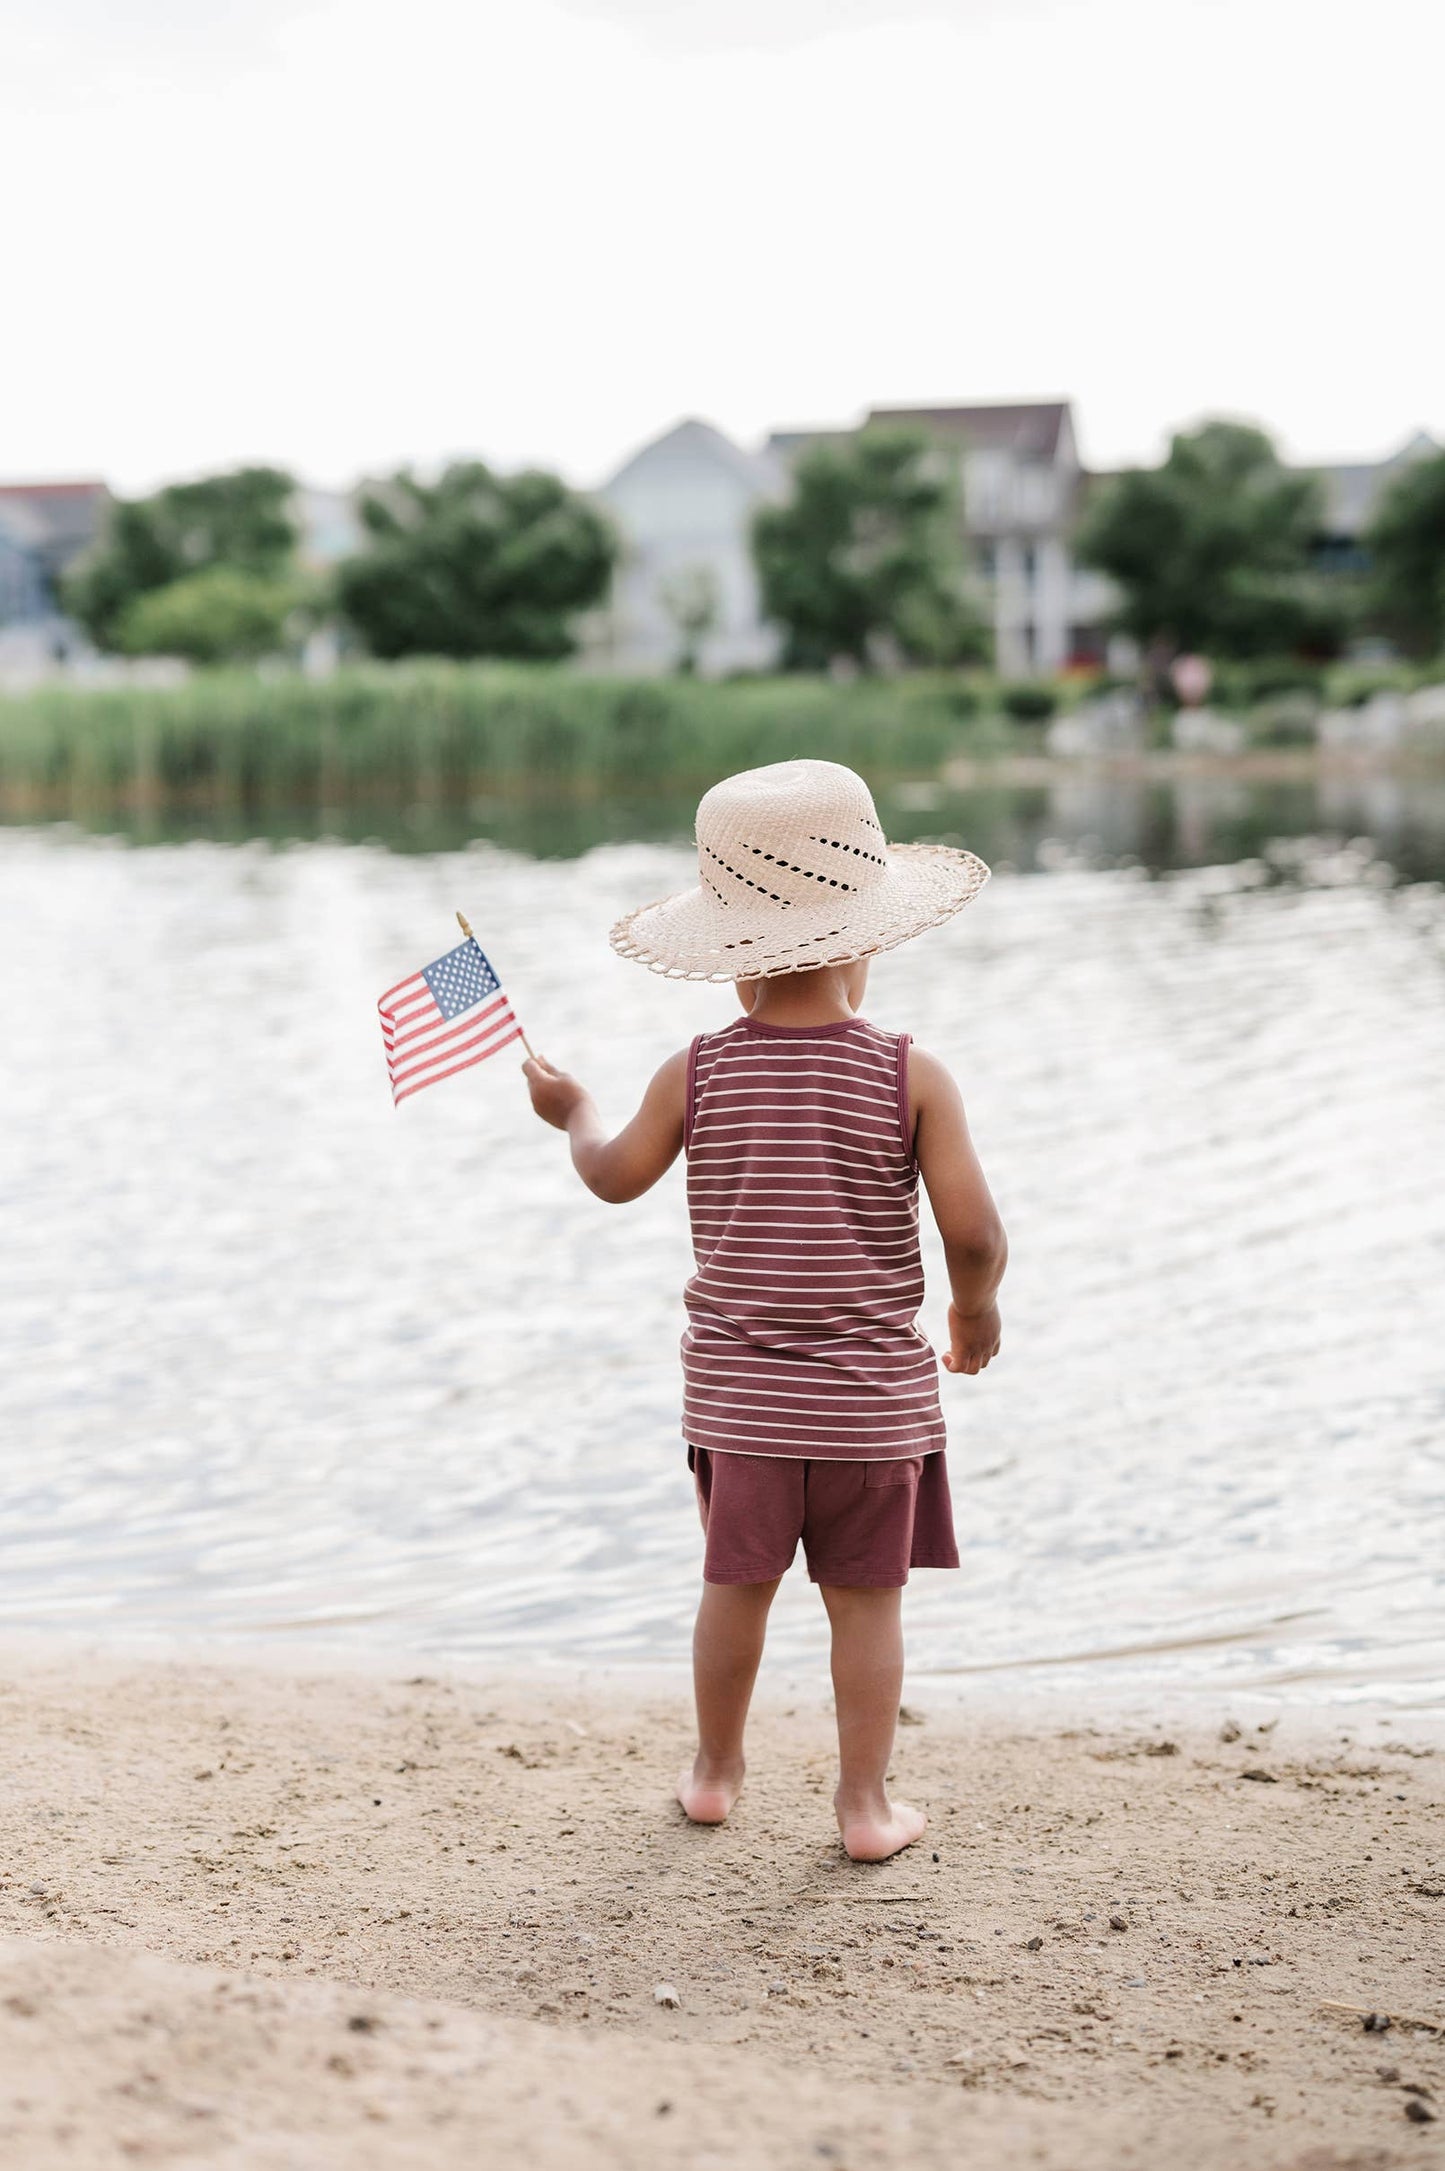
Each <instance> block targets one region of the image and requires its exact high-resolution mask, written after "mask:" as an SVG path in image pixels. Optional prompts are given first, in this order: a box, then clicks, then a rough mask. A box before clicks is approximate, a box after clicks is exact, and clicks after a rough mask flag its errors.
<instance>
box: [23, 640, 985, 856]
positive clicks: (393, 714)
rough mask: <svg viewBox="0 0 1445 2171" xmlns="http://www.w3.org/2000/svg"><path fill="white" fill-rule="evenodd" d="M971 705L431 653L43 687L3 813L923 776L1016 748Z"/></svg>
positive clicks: (933, 693) (296, 806)
mask: <svg viewBox="0 0 1445 2171" xmlns="http://www.w3.org/2000/svg"><path fill="white" fill-rule="evenodd" d="M976 706H977V697H976V695H975V694H973V693H972V691H971V689H969V688H968V687H966V686H965V685H964V684H963V683H962V682H961V681H960V680H958V679H957V678H945V677H941V676H940V677H913V678H907V679H899V680H886V681H884V680H866V681H858V682H855V683H854V684H852V685H846V686H839V685H834V684H832V683H831V682H829V681H826V680H821V679H772V680H738V681H734V682H731V683H724V684H717V683H711V682H706V681H700V680H694V679H666V680H647V681H638V680H623V679H603V678H585V677H581V676H579V675H577V674H576V673H573V672H570V671H562V670H551V669H530V668H522V667H516V666H501V665H464V664H455V665H453V664H441V663H430V664H424V665H421V664H419V665H405V666H403V665H394V666H382V665H362V666H358V667H355V668H353V669H348V670H346V671H343V672H339V673H338V674H337V675H336V676H335V677H334V678H331V679H328V680H323V681H310V680H307V679H303V678H300V677H292V676H286V677H274V678H267V677H263V676H260V675H257V674H254V673H245V674H242V673H214V674H210V673H208V674H202V675H198V676H196V677H195V678H193V679H191V680H190V681H189V682H188V683H187V684H185V685H183V686H178V687H173V688H166V689H147V688H139V687H124V688H97V689H94V690H90V691H85V690H81V689H77V688H65V689H56V690H46V691H43V692H38V693H35V694H33V695H27V696H24V697H22V698H19V699H14V700H9V701H3V702H0V811H3V812H5V813H7V814H9V815H10V816H12V817H14V816H15V815H17V814H18V815H22V816H24V815H56V814H75V815H78V816H80V817H81V818H84V817H85V816H86V815H88V814H92V813H94V812H95V811H98V810H102V809H105V808H114V809H115V810H116V811H117V812H126V811H130V812H135V811H142V812H144V811H146V810H159V809H166V808H171V809H178V810H188V811H192V812H214V813H216V814H220V815H226V816H229V817H232V818H235V817H242V818H245V817H252V816H254V817H257V818H259V817H262V816H264V815H267V814H275V813H277V812H279V811H282V810H297V811H299V810H305V809H312V808H332V807H334V808H343V807H348V806H357V807H364V806H368V805H393V806H395V805H421V806H439V805H445V804H448V803H451V802H455V803H457V804H465V802H466V801H467V799H468V798H469V797H472V796H475V795H476V794H477V793H479V792H480V793H491V794H495V793H503V794H512V793H515V794H518V795H526V794H537V793H553V794H556V793H561V794H578V795H586V794H589V793H597V792H617V791H619V790H626V791H629V792H631V793H634V794H639V795H645V794H646V793H648V792H650V791H652V790H654V789H655V790H658V791H666V790H671V789H677V788H681V787H686V788H688V789H689V790H691V789H694V788H698V789H700V788H702V787H703V786H705V785H707V784H709V783H711V782H713V781H714V780H715V779H716V778H717V777H719V776H723V775H726V774H727V773H728V772H729V771H731V770H736V769H743V768H750V767H753V766H755V765H757V764H759V763H762V762H768V761H781V760H785V759H787V758H789V757H791V756H795V755H804V754H806V755H815V756H824V757H827V758H830V759H833V760H837V761H844V762H847V763H849V764H850V765H851V766H853V767H855V768H859V769H862V770H864V771H865V772H868V771H878V772H886V773H891V774H908V773H910V772H914V773H927V772H930V771H932V770H934V769H936V768H937V766H938V764H939V762H941V761H942V760H944V759H945V758H946V757H947V756H948V755H949V754H951V753H955V752H960V751H969V752H987V751H1003V750H1004V749H1005V748H1006V747H1007V746H1008V745H1010V744H1016V743H1017V740H1018V734H1017V731H1016V730H1014V729H1012V728H1011V727H1010V726H1009V725H1007V724H1006V723H1004V722H1003V721H1001V720H1000V719H999V718H997V717H996V716H993V715H988V714H984V715H978V714H976V713H974V712H973V711H974V710H975V709H976Z"/></svg>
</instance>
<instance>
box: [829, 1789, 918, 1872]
mask: <svg viewBox="0 0 1445 2171" xmlns="http://www.w3.org/2000/svg"><path fill="white" fill-rule="evenodd" d="M834 1807H835V1808H836V1810H837V1812H838V1829H839V1831H840V1832H841V1833H842V1835H843V1852H844V1853H845V1854H846V1855H847V1856H849V1858H850V1859H851V1860H852V1861H854V1862H886V1861H887V1859H888V1857H889V1855H890V1854H901V1853H902V1852H903V1849H904V1848H905V1847H911V1846H912V1845H913V1842H914V1840H915V1839H921V1838H922V1837H923V1835H924V1833H925V1832H926V1831H927V1829H928V1819H927V1817H926V1816H925V1815H924V1814H923V1811H922V1810H921V1809H915V1808H914V1807H913V1805H912V1803H911V1802H890V1801H889V1800H888V1799H887V1797H886V1796H885V1797H884V1798H883V1800H882V1801H878V1802H867V1803H858V1804H852V1803H850V1804H848V1805H847V1806H845V1805H844V1804H843V1803H842V1802H841V1801H838V1800H835V1802H834Z"/></svg>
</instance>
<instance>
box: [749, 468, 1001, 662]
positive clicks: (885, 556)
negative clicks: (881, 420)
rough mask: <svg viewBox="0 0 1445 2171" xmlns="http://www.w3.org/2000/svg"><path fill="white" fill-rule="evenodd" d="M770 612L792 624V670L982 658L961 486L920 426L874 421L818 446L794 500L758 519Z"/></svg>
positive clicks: (787, 657) (788, 656) (799, 475)
mask: <svg viewBox="0 0 1445 2171" xmlns="http://www.w3.org/2000/svg"><path fill="white" fill-rule="evenodd" d="M752 545H753V560H754V563H755V564H756V566H757V570H758V579H759V582H760V584H761V588H762V601H763V609H764V611H765V613H766V615H767V616H768V617H769V618H771V619H773V620H774V621H775V622H776V623H777V624H778V625H780V626H781V627H782V628H783V632H784V635H785V638H786V647H785V652H784V658H783V660H784V664H785V666H786V668H788V669H789V670H820V669H826V668H827V666H828V665H829V664H831V663H833V662H835V661H837V660H838V659H839V658H846V659H848V660H850V661H852V662H854V663H856V664H858V665H859V666H860V667H861V668H863V669H868V668H870V667H873V666H875V665H877V664H878V663H879V662H881V661H883V660H884V659H885V658H886V657H887V656H888V655H889V653H890V652H891V653H892V654H894V655H896V656H898V657H899V658H901V659H902V660H903V661H905V662H911V663H952V662H958V661H962V660H963V659H965V658H972V657H976V656H978V655H979V653H980V652H981V648H982V646H983V635H982V632H981V629H980V627H979V624H978V621H977V619H976V617H975V616H974V613H973V612H972V611H971V610H970V608H969V606H968V603H967V600H966V598H965V595H964V589H963V575H962V564H961V557H960V551H959V514H958V498H957V492H956V491H955V489H954V488H953V486H952V485H951V483H950V481H949V479H948V476H947V474H946V472H944V471H942V470H941V469H940V467H939V464H938V462H937V459H936V456H935V455H934V452H933V448H932V447H931V445H930V443H929V440H928V438H927V437H926V436H924V435H923V434H922V433H921V432H919V431H914V430H899V429H871V430H864V431H862V432H860V434H859V435H858V436H857V437H854V438H851V439H849V440H848V441H847V442H845V443H843V444H838V445H827V444H824V445H815V446H814V447H813V448H812V449H811V450H810V451H808V452H805V453H804V454H803V455H802V457H801V458H800V459H799V461H798V463H797V466H796V468H795V469H794V471H793V493H792V496H791V497H790V498H789V499H788V501H787V502H786V503H785V504H781V505H764V506H761V507H760V508H759V510H758V512H757V513H756V514H755V516H754V519H753V532H752Z"/></svg>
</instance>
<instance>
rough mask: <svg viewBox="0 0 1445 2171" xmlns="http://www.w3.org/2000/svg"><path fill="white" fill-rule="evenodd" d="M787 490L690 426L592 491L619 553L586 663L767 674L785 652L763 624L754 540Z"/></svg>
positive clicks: (768, 462)
mask: <svg viewBox="0 0 1445 2171" xmlns="http://www.w3.org/2000/svg"><path fill="white" fill-rule="evenodd" d="M785 487H786V471H785V469H784V467H783V466H782V464H781V463H780V462H779V461H777V460H775V459H773V458H772V457H770V456H769V455H767V454H759V453H751V452H744V451H743V449H742V447H741V446H739V445H735V444H734V443H733V441H732V439H731V438H729V437H725V436H724V435H723V433H722V431H721V430H717V429H714V428H713V426H712V424H711V423H710V422H700V421H697V420H695V419H694V420H690V421H686V422H679V423H678V424H676V426H675V427H674V428H672V429H670V430H667V431H665V432H664V433H663V435H662V436H661V437H657V438H654V439H653V440H652V442H651V444H648V445H644V446H643V447H642V449H641V451H640V452H635V453H634V454H633V455H632V457H631V459H629V460H626V461H624V462H623V464H622V466H621V467H620V468H619V469H618V470H617V472H616V474H615V475H613V476H612V477H611V479H610V480H609V481H608V482H606V483H604V484H603V486H602V488H601V490H600V491H599V492H598V493H597V494H598V497H599V499H600V501H601V503H602V505H603V507H604V509H605V510H606V511H607V513H608V514H609V515H610V517H611V519H612V522H613V524H614V526H615V527H616V529H617V531H618V535H619V537H620V539H621V545H622V554H621V559H620V562H619V565H618V568H617V572H616V574H615V576H614V578H613V584H612V593H611V597H610V599H609V601H608V604H607V605H606V607H605V608H604V609H603V610H601V611H599V612H597V613H596V614H594V617H593V620H592V622H591V624H590V625H589V626H588V628H587V629H586V632H585V636H584V645H583V661H584V662H585V663H587V664H589V665H591V666H592V667H593V668H594V669H602V670H617V671H636V672H643V673H649V672H662V671H671V670H675V669H676V668H677V667H678V665H679V663H680V662H682V661H683V660H684V658H685V657H687V656H689V655H690V656H691V657H692V660H693V662H694V663H695V667H696V668H697V669H698V670H699V671H701V672H703V673H705V674H707V675H708V676H711V677H718V676H721V675H723V674H725V673H727V672H729V671H764V670H767V669H769V668H770V667H771V666H772V665H773V664H774V663H775V662H776V660H777V656H778V651H779V645H780V644H779V640H778V635H777V632H776V630H775V629H774V628H773V627H771V626H769V625H767V624H765V623H764V620H763V617H762V611H761V606H760V601H759V594H758V581H757V575H756V573H755V572H754V570H753V560H752V551H751V548H750V543H749V532H750V528H751V523H752V516H753V513H754V510H755V509H756V507H757V506H759V505H761V504H763V503H765V502H766V501H767V500H768V499H770V498H774V497H778V496H780V495H781V494H782V493H783V491H784V489H785Z"/></svg>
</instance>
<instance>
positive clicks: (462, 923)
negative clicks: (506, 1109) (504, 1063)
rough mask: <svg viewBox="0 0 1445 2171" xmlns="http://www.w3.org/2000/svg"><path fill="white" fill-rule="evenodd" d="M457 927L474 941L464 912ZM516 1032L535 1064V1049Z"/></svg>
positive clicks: (458, 917)
mask: <svg viewBox="0 0 1445 2171" xmlns="http://www.w3.org/2000/svg"><path fill="white" fill-rule="evenodd" d="M457 925H458V927H459V928H460V929H461V931H462V933H463V934H464V935H465V936H466V938H467V940H468V942H475V941H476V939H477V938H476V936H475V935H474V934H473V933H472V923H471V921H470V920H469V919H468V918H467V916H466V914H465V912H459V913H458V914H457ZM517 1031H518V1033H519V1034H520V1035H521V1040H522V1046H523V1047H524V1048H525V1049H526V1051H527V1053H528V1055H530V1056H531V1058H532V1061H533V1062H534V1063H535V1062H536V1060H537V1051H536V1049H535V1048H534V1047H533V1046H532V1043H531V1041H530V1040H528V1038H527V1036H526V1034H525V1033H523V1032H522V1028H521V1026H520V1025H519V1026H518V1027H517Z"/></svg>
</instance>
